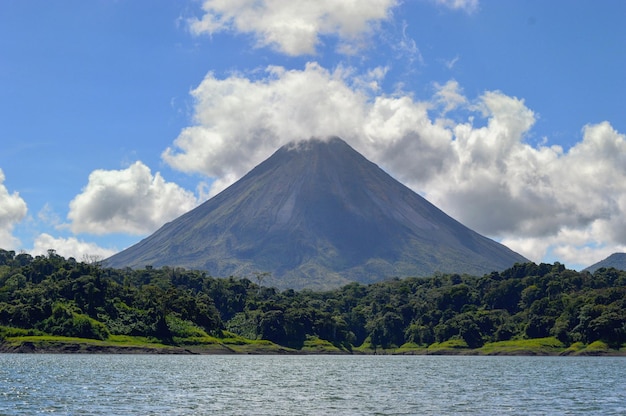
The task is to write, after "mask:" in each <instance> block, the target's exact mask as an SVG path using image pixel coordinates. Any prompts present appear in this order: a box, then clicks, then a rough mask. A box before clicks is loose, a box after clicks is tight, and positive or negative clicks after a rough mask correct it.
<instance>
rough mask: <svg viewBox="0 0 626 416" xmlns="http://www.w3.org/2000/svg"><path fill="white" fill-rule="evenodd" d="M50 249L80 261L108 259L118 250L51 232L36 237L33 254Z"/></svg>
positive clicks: (41, 253) (39, 253)
mask: <svg viewBox="0 0 626 416" xmlns="http://www.w3.org/2000/svg"><path fill="white" fill-rule="evenodd" d="M48 250H55V251H56V253H57V254H58V255H60V256H63V257H65V258H70V257H74V258H75V259H76V260H78V261H84V260H85V259H106V258H108V257H111V256H112V255H113V254H115V253H116V252H117V250H112V249H107V248H103V247H100V246H98V245H97V244H95V243H91V242H86V241H83V240H79V239H77V238H75V237H69V238H62V237H60V238H55V237H53V236H51V235H50V234H46V233H43V234H40V235H39V236H38V237H37V238H36V239H35V242H34V247H33V249H32V251H31V252H32V253H33V255H45V254H47V252H48Z"/></svg>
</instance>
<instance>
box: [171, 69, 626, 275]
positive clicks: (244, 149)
mask: <svg viewBox="0 0 626 416" xmlns="http://www.w3.org/2000/svg"><path fill="white" fill-rule="evenodd" d="M372 74H377V75H376V76H375V77H374V78H381V77H384V75H385V71H384V70H379V71H372V72H370V73H369V74H367V76H365V77H363V76H361V75H360V74H356V73H354V71H352V70H351V69H349V68H342V67H339V68H337V69H335V70H334V71H329V70H327V69H325V68H322V67H321V66H320V65H318V64H316V63H309V64H308V65H306V67H305V68H304V69H303V70H286V69H284V68H281V67H268V68H267V69H266V74H265V76H264V77H261V78H259V77H258V74H257V76H255V78H254V79H251V78H247V77H246V76H245V75H242V74H237V75H232V76H230V77H227V78H223V79H220V78H218V77H216V76H215V75H214V74H208V75H207V76H206V78H205V79H204V80H203V81H202V83H201V84H200V85H199V86H198V87H197V88H196V89H195V90H194V91H193V92H192V94H193V97H194V99H195V120H194V121H195V123H194V125H192V126H190V127H188V128H186V129H184V130H183V131H182V132H181V133H180V135H179V137H178V138H177V139H176V140H175V142H174V143H173V145H172V146H171V147H170V148H168V149H166V150H165V151H164V152H163V155H162V157H163V159H164V160H165V161H166V162H167V163H168V164H170V165H171V166H172V167H174V168H176V169H179V170H181V171H185V172H198V173H202V174H204V175H207V176H209V177H211V178H214V179H216V181H215V182H214V184H213V188H212V189H211V194H212V195H213V194H215V193H216V192H218V191H219V190H221V189H223V188H224V187H226V186H228V185H229V184H231V183H232V182H233V181H235V180H236V179H238V178H239V177H241V176H242V175H243V174H245V173H246V172H247V171H249V170H250V169H251V168H252V167H254V166H255V165H256V164H258V163H260V162H261V161H263V160H264V159H265V158H267V157H268V156H269V155H270V154H271V153H272V152H273V151H275V150H276V149H277V148H278V147H280V146H281V145H283V144H285V143H287V142H289V141H292V140H298V139H306V138H309V137H312V136H316V137H326V136H330V135H338V136H340V137H342V138H344V139H345V140H346V141H347V142H348V143H350V144H351V145H352V146H353V147H355V148H356V149H357V150H358V151H360V152H361V153H363V154H364V155H365V156H366V157H368V158H369V159H371V160H373V161H374V162H376V163H378V164H379V165H381V166H382V167H383V168H384V169H386V170H387V171H389V172H390V173H391V174H392V175H393V176H395V177H396V178H397V179H399V180H401V181H402V182H403V183H405V184H407V185H408V186H410V187H412V188H413V189H414V190H416V191H418V192H420V193H422V194H423V195H425V196H427V197H428V199H429V200H430V201H431V202H433V203H435V205H437V206H439V207H440V208H442V209H443V210H444V211H446V212H447V213H449V214H451V215H452V216H453V217H455V218H457V219H458V220H460V221H461V222H462V223H464V224H466V225H468V226H469V227H471V228H473V229H475V230H476V231H478V232H480V233H483V234H486V235H489V236H491V237H494V238H498V239H502V241H504V242H506V243H507V244H509V245H510V246H511V247H512V248H514V249H515V250H518V251H519V252H520V253H522V254H524V255H526V256H528V257H529V258H531V259H532V260H535V261H540V260H542V259H543V258H544V257H545V256H547V255H550V254H558V255H559V256H562V258H564V259H565V260H568V261H572V262H575V263H576V264H580V263H581V262H582V261H585V262H586V260H593V261H597V260H600V259H601V258H602V256H604V255H605V254H606V253H608V252H609V251H611V250H614V251H617V250H618V249H620V248H622V249H623V248H624V246H625V245H626V231H625V230H626V220H624V219H625V218H626V215H625V214H626V159H625V158H626V139H625V137H624V135H623V134H621V133H619V132H617V131H616V130H615V129H614V128H613V127H612V126H611V125H610V123H608V122H602V123H599V124H594V125H587V126H585V127H584V128H583V138H582V141H580V142H579V143H577V144H576V145H575V146H573V147H572V148H570V149H569V150H568V151H564V150H563V149H561V148H560V147H558V146H549V145H547V142H549V140H548V141H547V142H545V143H543V144H541V145H531V144H529V143H528V142H527V140H526V139H527V137H528V135H529V134H530V132H531V131H532V127H533V125H534V123H535V119H536V116H535V113H534V112H533V111H532V110H531V109H529V108H528V107H527V106H526V104H525V102H524V100H522V99H519V98H516V97H511V96H508V95H506V94H505V93H503V92H499V91H487V92H485V93H483V94H481V95H480V96H478V97H475V98H468V97H465V96H464V95H463V92H462V88H461V86H460V85H458V83H456V81H450V82H448V83H446V84H445V85H443V86H442V85H436V91H435V93H434V95H433V97H431V98H429V99H425V100H417V99H415V98H414V97H413V96H412V95H410V94H403V93H401V92H400V93H396V94H392V95H388V94H384V93H381V92H380V90H379V89H378V88H376V85H377V83H376V82H375V83H372V82H365V81H364V78H368V77H370V78H371V77H373V75H372ZM378 81H380V79H378ZM451 111H452V112H454V116H455V119H454V120H453V119H450V118H447V117H448V112H451ZM458 120H461V121H458ZM574 237H576V238H574ZM583 254H584V256H583ZM577 256H578V257H577ZM590 262H592V261H590ZM590 262H588V263H590Z"/></svg>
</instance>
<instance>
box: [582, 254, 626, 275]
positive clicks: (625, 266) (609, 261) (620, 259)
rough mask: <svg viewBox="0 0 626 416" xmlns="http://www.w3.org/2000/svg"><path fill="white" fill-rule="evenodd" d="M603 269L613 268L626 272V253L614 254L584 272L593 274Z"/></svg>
mask: <svg viewBox="0 0 626 416" xmlns="http://www.w3.org/2000/svg"><path fill="white" fill-rule="evenodd" d="M602 267H605V268H607V269H608V268H611V267H613V268H615V269H618V270H626V253H613V254H611V255H610V256H609V257H607V258H606V259H604V260H600V261H599V262H597V263H595V264H592V265H591V266H589V267H587V268H586V269H585V270H584V271H588V272H590V273H593V272H595V271H596V270H598V269H601V268H602Z"/></svg>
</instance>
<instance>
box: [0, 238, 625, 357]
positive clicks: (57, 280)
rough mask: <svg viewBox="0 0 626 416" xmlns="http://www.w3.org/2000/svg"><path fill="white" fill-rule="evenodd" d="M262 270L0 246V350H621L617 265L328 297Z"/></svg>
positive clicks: (520, 268) (621, 292)
mask: <svg viewBox="0 0 626 416" xmlns="http://www.w3.org/2000/svg"><path fill="white" fill-rule="evenodd" d="M266 276H267V275H266V274H264V273H258V274H255V275H253V276H249V277H247V278H237V277H228V278H215V277H211V276H208V275H207V274H206V273H205V272H202V271H195V270H185V269H181V268H170V267H162V268H158V269H157V268H151V267H146V268H144V269H141V270H132V269H112V268H106V267H103V266H102V265H101V264H100V263H99V262H91V263H87V262H79V261H77V260H75V259H74V258H69V259H65V258H63V257H62V256H59V255H58V254H56V252H55V251H54V250H49V251H48V254H47V255H42V256H37V257H32V256H31V255H29V254H26V253H19V254H16V253H15V252H14V251H7V250H0V343H1V344H2V345H4V347H5V348H4V350H5V351H10V350H11V349H10V348H9V347H11V346H15V345H18V344H20V343H24V342H31V343H33V342H39V343H40V344H39V345H46V344H45V343H46V342H47V343H48V345H51V344H50V343H52V342H56V343H59V342H90V341H93V342H96V341H98V342H101V343H107V342H108V343H111V344H112V343H119V344H123V343H128V344H130V345H133V344H139V343H144V344H146V345H157V346H161V347H168V346H171V347H179V348H184V349H185V351H189V352H203V350H206V351H211V348H213V351H219V350H216V349H215V347H216V346H220V348H222V347H223V348H224V351H232V352H241V351H248V352H254V351H263V350H264V349H265V350H266V351H272V348H273V349H274V350H276V351H284V352H290V351H291V352H305V351H310V352H345V353H359V352H362V353H431V352H432V353H437V352H442V353H445V352H446V351H448V352H449V351H482V352H483V353H490V352H491V353H501V352H506V348H507V347H508V348H513V351H518V352H522V353H523V352H525V351H526V352H528V351H530V352H531V353H532V352H533V351H535V352H536V351H538V350H536V349H534V350H533V348H532V346H533V345H534V346H535V347H536V346H537V345H539V346H541V347H542V348H544V347H545V348H547V350H546V351H553V352H558V353H577V352H585V351H586V352H587V353H593V352H594V351H595V352H603V351H604V352H606V351H613V352H617V353H624V351H626V272H624V271H620V270H616V269H599V270H598V271H596V272H595V273H594V274H591V273H588V272H577V271H574V270H568V269H566V268H565V267H564V266H563V265H561V264H559V263H555V264H539V265H537V264H534V263H526V264H516V265H515V266H514V267H512V268H510V269H508V270H505V271H502V272H493V273H491V274H487V275H484V276H468V275H458V274H435V275H434V276H431V277H427V278H417V277H407V278H403V279H390V280H386V281H383V282H380V283H373V284H368V285H364V284H359V283H351V284H348V285H346V286H343V287H341V288H338V289H335V290H331V291H325V292H314V291H310V290H302V291H294V290H285V291H278V290H276V289H273V288H270V287H265V286H263V285H262V282H263V279H264V277H266ZM64 340H65V341H64ZM103 345H104V344H103ZM243 347H246V348H248V349H247V350H246V349H245V348H243ZM255 348H258V350H255ZM494 348H495V349H494ZM498 348H500V349H498ZM539 351H543V350H539Z"/></svg>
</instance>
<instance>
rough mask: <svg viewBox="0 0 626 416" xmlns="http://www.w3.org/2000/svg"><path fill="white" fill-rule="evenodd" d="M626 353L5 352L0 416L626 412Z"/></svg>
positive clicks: (0, 378)
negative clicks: (389, 354) (111, 353)
mask: <svg viewBox="0 0 626 416" xmlns="http://www.w3.org/2000/svg"><path fill="white" fill-rule="evenodd" d="M625 374H626V358H624V357H454V356H452V357H450V356H323V355H322V356H273V355H260V356H259V355H255V356H244V355H235V356H232V355H217V356H160V355H159V356H155V355H54V354H41V355H39V354H37V355H34V354H33V355H28V354H0V414H1V415H35V414H62V415H164V414H168V415H209V414H220V415H334V414H341V415H428V414H432V415H464V414H467V415H477V414H478V415H480V414H484V415H495V414H499V415H545V414H550V415H578V414H589V415H598V414H602V415H623V414H626V381H625V380H624V375H625Z"/></svg>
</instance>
